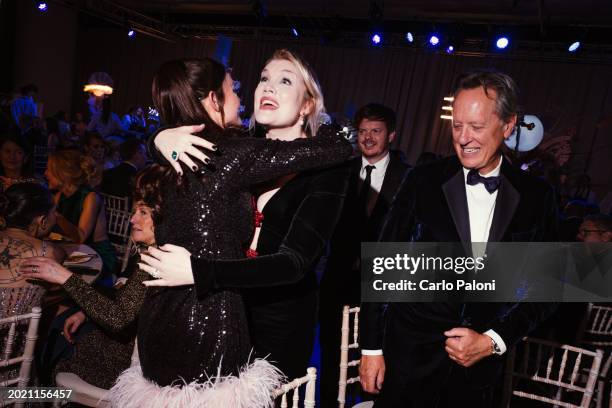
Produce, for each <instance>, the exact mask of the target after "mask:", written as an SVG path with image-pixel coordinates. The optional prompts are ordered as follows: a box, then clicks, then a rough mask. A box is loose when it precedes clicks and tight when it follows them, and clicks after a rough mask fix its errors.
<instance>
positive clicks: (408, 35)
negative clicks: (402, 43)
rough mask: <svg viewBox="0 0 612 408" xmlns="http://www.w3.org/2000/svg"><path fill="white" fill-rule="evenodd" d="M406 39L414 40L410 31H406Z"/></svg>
mask: <svg viewBox="0 0 612 408" xmlns="http://www.w3.org/2000/svg"><path fill="white" fill-rule="evenodd" d="M406 41H408V42H409V43H411V42H414V36H413V35H412V33H411V32H410V31H408V32H407V33H406Z"/></svg>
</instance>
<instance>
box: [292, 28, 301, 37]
mask: <svg viewBox="0 0 612 408" xmlns="http://www.w3.org/2000/svg"><path fill="white" fill-rule="evenodd" d="M291 33H293V36H294V37H299V36H300V33H299V32H298V30H297V28H295V27H291Z"/></svg>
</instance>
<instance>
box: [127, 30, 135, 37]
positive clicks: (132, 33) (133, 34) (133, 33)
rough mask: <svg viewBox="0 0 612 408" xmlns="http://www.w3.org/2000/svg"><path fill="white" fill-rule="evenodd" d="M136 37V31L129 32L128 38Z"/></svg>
mask: <svg viewBox="0 0 612 408" xmlns="http://www.w3.org/2000/svg"><path fill="white" fill-rule="evenodd" d="M135 35H136V31H134V30H130V31H128V37H130V38H132V37H134V36H135Z"/></svg>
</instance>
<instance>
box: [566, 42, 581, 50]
mask: <svg viewBox="0 0 612 408" xmlns="http://www.w3.org/2000/svg"><path fill="white" fill-rule="evenodd" d="M578 48H580V41H576V42H575V43H572V45H570V46H569V48H568V49H567V50H568V51H569V52H576V51H577V50H578Z"/></svg>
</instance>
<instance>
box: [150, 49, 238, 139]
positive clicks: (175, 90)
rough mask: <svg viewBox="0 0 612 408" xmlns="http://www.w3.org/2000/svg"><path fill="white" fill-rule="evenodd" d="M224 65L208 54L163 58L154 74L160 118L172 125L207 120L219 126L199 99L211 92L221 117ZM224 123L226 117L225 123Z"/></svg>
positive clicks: (214, 127) (211, 127)
mask: <svg viewBox="0 0 612 408" xmlns="http://www.w3.org/2000/svg"><path fill="white" fill-rule="evenodd" d="M226 73H227V70H226V68H225V67H224V66H223V65H222V64H221V63H219V62H217V61H215V60H213V59H210V58H184V59H178V60H173V61H168V62H165V63H163V64H162V65H161V67H159V69H158V70H157V72H156V73H155V77H154V78H153V85H152V96H153V103H154V104H155V107H156V108H157V110H158V111H159V114H160V116H161V118H162V120H163V121H164V122H165V123H166V124H168V125H171V126H183V125H199V124H201V123H204V124H206V128H207V129H209V131H210V130H217V131H218V130H220V129H219V126H218V125H217V124H216V123H215V122H213V120H212V119H211V118H210V116H208V113H206V110H205V109H204V107H203V106H202V103H201V101H202V99H204V98H206V97H207V96H208V94H209V93H210V92H213V93H214V94H215V96H216V98H217V101H218V102H219V105H220V106H221V117H222V118H223V119H224V112H223V103H224V102H225V94H224V93H223V81H224V80H225V74H226ZM223 124H225V121H224V123H223Z"/></svg>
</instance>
